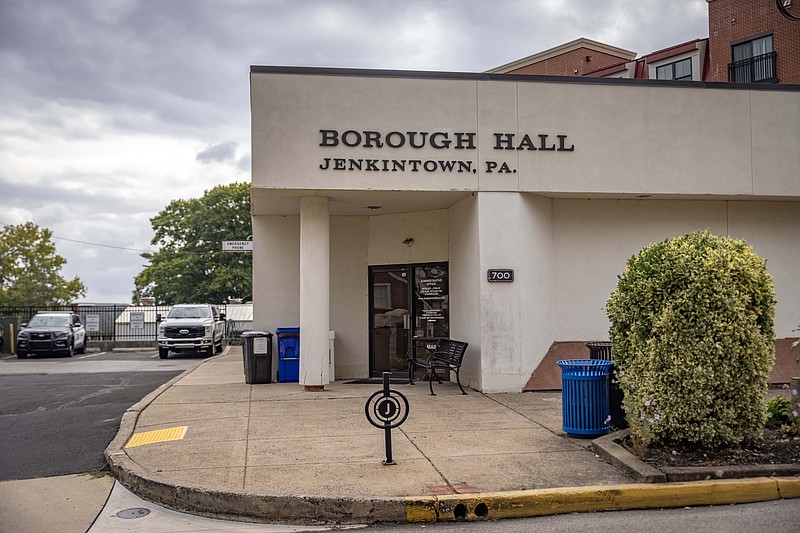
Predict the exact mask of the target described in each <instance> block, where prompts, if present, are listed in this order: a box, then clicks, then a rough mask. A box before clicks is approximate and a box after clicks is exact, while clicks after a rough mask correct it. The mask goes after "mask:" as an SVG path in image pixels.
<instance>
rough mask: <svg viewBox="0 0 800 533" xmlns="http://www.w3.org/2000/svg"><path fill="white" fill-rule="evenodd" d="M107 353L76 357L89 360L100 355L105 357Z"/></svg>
mask: <svg viewBox="0 0 800 533" xmlns="http://www.w3.org/2000/svg"><path fill="white" fill-rule="evenodd" d="M107 353H108V352H99V353H90V354H89V355H82V356H80V357H78V359H89V358H90V357H98V356H100V355H105V354H107Z"/></svg>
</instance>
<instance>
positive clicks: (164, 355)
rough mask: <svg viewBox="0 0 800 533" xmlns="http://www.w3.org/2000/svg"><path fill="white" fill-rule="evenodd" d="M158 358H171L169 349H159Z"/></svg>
mask: <svg viewBox="0 0 800 533" xmlns="http://www.w3.org/2000/svg"><path fill="white" fill-rule="evenodd" d="M158 356H159V357H160V358H161V359H166V358H167V357H169V348H159V349H158Z"/></svg>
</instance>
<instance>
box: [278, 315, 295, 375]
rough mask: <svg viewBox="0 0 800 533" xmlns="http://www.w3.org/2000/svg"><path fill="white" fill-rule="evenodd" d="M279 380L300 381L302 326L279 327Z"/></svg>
mask: <svg viewBox="0 0 800 533" xmlns="http://www.w3.org/2000/svg"><path fill="white" fill-rule="evenodd" d="M275 334H276V335H277V336H278V381H279V382H281V383H292V382H295V383H296V382H298V381H300V328H278V329H276V330H275Z"/></svg>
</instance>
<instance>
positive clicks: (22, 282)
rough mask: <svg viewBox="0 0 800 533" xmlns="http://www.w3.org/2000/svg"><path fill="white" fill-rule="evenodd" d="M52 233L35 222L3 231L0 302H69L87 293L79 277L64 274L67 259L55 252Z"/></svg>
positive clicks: (0, 238)
mask: <svg viewBox="0 0 800 533" xmlns="http://www.w3.org/2000/svg"><path fill="white" fill-rule="evenodd" d="M52 236H53V233H52V232H51V231H50V230H49V229H47V228H39V226H37V225H36V224H34V223H33V222H26V223H24V224H19V225H15V226H14V225H11V226H5V227H3V228H2V230H0V305H42V306H44V305H66V304H69V303H71V302H72V301H73V300H74V299H75V298H77V297H79V296H83V295H84V294H86V286H85V285H84V284H83V283H82V282H81V280H80V279H78V277H77V276H76V277H75V278H74V279H72V280H69V281H68V280H66V279H64V277H62V276H61V273H60V272H61V267H63V266H64V265H65V264H66V263H67V260H66V259H64V258H63V257H61V256H60V255H58V254H57V253H56V247H55V244H53V242H52V241H51V238H52Z"/></svg>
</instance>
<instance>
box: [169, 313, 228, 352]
mask: <svg viewBox="0 0 800 533" xmlns="http://www.w3.org/2000/svg"><path fill="white" fill-rule="evenodd" d="M156 321H157V322H158V355H159V357H161V359H166V358H167V357H169V352H171V351H172V352H182V351H192V352H200V353H205V354H208V355H214V354H215V353H220V352H221V351H222V349H223V347H224V344H225V313H220V312H219V309H217V306H215V305H211V304H181V305H176V306H174V307H173V308H172V309H170V310H169V313H167V316H166V317H165V318H164V319H163V320H162V319H161V315H156Z"/></svg>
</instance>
